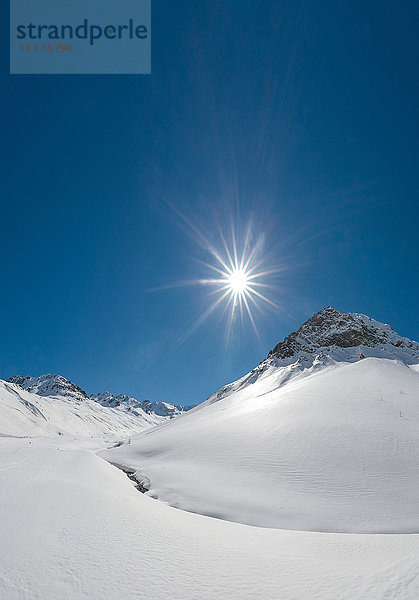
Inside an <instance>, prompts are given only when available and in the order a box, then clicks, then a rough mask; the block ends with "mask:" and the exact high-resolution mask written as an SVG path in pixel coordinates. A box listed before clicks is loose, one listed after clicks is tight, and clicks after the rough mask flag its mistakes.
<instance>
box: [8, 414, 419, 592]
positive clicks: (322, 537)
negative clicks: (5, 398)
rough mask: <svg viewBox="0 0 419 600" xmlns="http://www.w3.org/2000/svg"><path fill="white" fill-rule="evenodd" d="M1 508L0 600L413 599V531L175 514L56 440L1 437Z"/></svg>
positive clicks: (416, 586) (418, 586)
mask: <svg viewBox="0 0 419 600" xmlns="http://www.w3.org/2000/svg"><path fill="white" fill-rule="evenodd" d="M187 418H188V417H180V419H181V420H183V419H185V421H186V419H187ZM175 422H176V420H175V421H173V423H175ZM0 514H1V519H0V539H1V547H2V552H1V553H0V597H1V598H4V600H57V598H60V599H61V600H87V599H89V600H115V598H123V599H124V600H134V599H135V600H146V599H147V600H148V599H150V598H153V599H155V600H220V599H222V600H236V599H237V600H256V599H263V600H337V599H339V600H416V599H417V598H418V596H419V579H418V572H419V564H418V558H417V557H418V556H419V536H418V535H348V534H324V533H323V534H322V533H312V532H297V531H285V530H284V531H281V530H277V529H264V528H255V527H248V526H245V525H240V524H237V523H230V522H227V521H221V520H217V519H210V518H208V517H204V516H201V515H194V514H191V513H187V512H183V511H179V510H175V509H173V508H171V507H169V506H166V505H164V504H163V503H161V502H155V501H153V500H151V499H150V498H147V497H146V496H144V495H142V494H140V493H139V492H138V491H137V490H136V489H135V488H134V486H133V484H132V482H130V481H129V479H128V478H127V477H126V476H125V475H124V474H123V473H122V472H121V471H120V470H118V469H116V468H114V467H112V466H111V465H110V464H108V463H107V462H105V461H103V460H101V459H100V458H99V457H98V456H95V455H94V454H92V453H91V452H89V451H87V450H84V449H81V448H80V447H78V446H77V445H76V443H75V442H74V441H72V442H69V441H68V440H65V439H64V438H63V437H61V438H57V439H54V440H53V439H46V438H37V439H34V440H29V439H25V440H16V439H10V438H9V439H6V438H3V439H0Z"/></svg>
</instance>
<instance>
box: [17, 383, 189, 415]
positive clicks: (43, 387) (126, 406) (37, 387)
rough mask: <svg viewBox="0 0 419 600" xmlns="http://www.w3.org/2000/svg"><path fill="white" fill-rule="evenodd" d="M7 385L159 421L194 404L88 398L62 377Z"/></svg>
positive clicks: (120, 397)
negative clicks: (142, 414)
mask: <svg viewBox="0 0 419 600" xmlns="http://www.w3.org/2000/svg"><path fill="white" fill-rule="evenodd" d="M7 381H8V382H9V383H15V384H17V385H19V386H20V387H22V388H23V389H25V390H27V391H28V392H31V393H33V394H38V395H39V396H46V397H55V396H60V397H62V398H68V399H72V400H77V401H83V400H87V399H90V400H94V401H95V402H98V403H99V404H101V405H102V406H106V407H108V408H115V409H118V410H120V411H124V412H129V413H131V414H135V412H136V411H137V412H138V411H141V412H144V413H146V414H148V415H156V416H159V417H168V418H173V417H176V416H178V415H180V414H182V413H184V412H186V411H187V410H190V409H191V408H194V406H196V405H195V404H191V405H187V406H175V405H174V404H169V403H168V402H150V400H137V399H136V398H133V397H132V396H126V395H124V394H118V395H115V394H111V393H110V392H101V393H99V394H90V396H88V395H87V394H86V392H85V391H84V390H82V389H81V388H80V387H79V386H78V385H76V384H75V383H73V382H72V381H69V380H68V379H66V378H65V377H63V376H62V375H40V376H39V377H30V376H29V375H13V376H12V377H9V379H8V380H7Z"/></svg>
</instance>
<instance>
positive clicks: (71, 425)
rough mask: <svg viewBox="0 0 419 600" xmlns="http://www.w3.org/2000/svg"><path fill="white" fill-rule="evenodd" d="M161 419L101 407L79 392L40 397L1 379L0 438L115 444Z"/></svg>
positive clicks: (140, 412) (138, 411)
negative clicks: (51, 438) (98, 440)
mask: <svg viewBox="0 0 419 600" xmlns="http://www.w3.org/2000/svg"><path fill="white" fill-rule="evenodd" d="M65 381H67V380H65ZM50 393H51V390H50ZM83 393H84V392H83ZM164 420H166V419H165V418H162V417H159V416H157V415H153V414H147V413H146V412H144V411H143V410H141V409H137V410H136V411H134V412H131V413H130V412H128V413H127V412H123V411H120V410H117V409H114V408H103V407H102V406H101V405H100V404H98V403H97V402H95V401H93V400H91V399H89V398H88V397H87V396H79V395H78V393H77V394H76V395H71V394H66V395H59V394H57V395H56V396H39V395H38V394H34V393H31V392H28V391H26V390H24V389H23V388H22V387H21V386H20V385H17V384H15V383H10V382H8V381H2V380H0V437H2V436H11V435H12V436H17V437H24V436H57V435H64V434H65V435H68V436H72V437H74V438H77V439H84V438H101V439H103V438H104V439H106V440H108V441H111V440H114V441H115V440H116V439H117V440H119V439H126V438H127V437H128V436H129V435H130V434H133V433H138V432H139V431H142V430H144V429H147V428H148V427H153V426H154V425H157V424H159V423H161V422H162V421H164Z"/></svg>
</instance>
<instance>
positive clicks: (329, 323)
mask: <svg viewBox="0 0 419 600" xmlns="http://www.w3.org/2000/svg"><path fill="white" fill-rule="evenodd" d="M103 456H104V457H106V458H107V459H108V460H110V461H112V462H115V463H118V464H123V465H126V466H127V467H130V468H131V469H133V470H135V471H136V472H137V473H136V476H137V479H138V480H139V481H141V482H142V483H143V485H144V486H145V487H147V488H148V489H149V492H148V493H149V495H151V496H152V497H158V498H159V499H161V500H163V501H165V502H167V503H169V504H170V505H172V506H176V507H179V508H183V509H186V510H190V511H192V512H199V513H201V514H206V515H212V516H219V517H221V518H224V519H228V520H233V521H240V522H242V523H247V524H252V525H261V526H268V527H279V528H284V529H300V530H316V531H347V532H365V533H370V532H404V533H406V532H419V514H418V512H417V506H418V505H419V477H418V472H419V345H418V344H417V343H416V342H413V341H411V340H409V339H407V338H403V337H401V336H399V335H398V334H397V333H396V332H395V331H393V329H392V328H391V327H389V326H388V325H385V324H382V323H379V322H377V321H375V320H374V319H370V318H369V317H367V316H364V315H360V314H357V313H346V314H342V313H340V312H339V311H337V310H335V309H333V308H331V307H328V308H326V309H324V310H322V311H320V312H319V313H316V314H315V315H313V317H311V318H310V319H309V320H308V321H307V322H306V323H304V324H303V325H302V326H301V327H300V329H298V331H296V332H295V333H292V334H291V335H289V336H288V337H286V338H285V340H284V341H283V342H281V343H279V344H278V345H277V346H276V347H275V348H274V349H273V350H272V351H271V352H270V353H269V355H268V357H267V358H266V359H265V360H264V361H262V362H261V363H260V365H259V366H258V367H256V368H255V369H254V370H252V371H251V372H250V373H248V374H247V375H245V376H244V377H242V378H241V379H239V380H238V381H236V382H234V383H231V384H229V385H227V386H225V387H223V388H222V389H221V390H219V391H218V392H216V393H215V394H213V395H212V396H210V397H209V398H208V400H207V401H206V402H204V403H203V404H201V405H199V406H198V407H196V408H195V409H193V410H191V411H190V412H188V413H187V414H186V415H185V416H184V417H183V418H182V419H179V420H174V421H170V422H167V423H164V424H162V425H161V426H159V427H157V428H154V429H151V430H149V431H146V432H144V433H142V434H140V435H138V436H135V437H134V438H132V440H131V443H130V444H129V445H122V446H121V447H119V448H115V449H112V450H109V451H105V452H104V453H103Z"/></svg>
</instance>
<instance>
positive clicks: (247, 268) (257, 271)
mask: <svg viewBox="0 0 419 600" xmlns="http://www.w3.org/2000/svg"><path fill="white" fill-rule="evenodd" d="M169 206H171V208H172V209H173V211H174V212H175V213H176V214H177V216H178V217H180V219H181V222H182V224H183V226H184V228H185V230H186V231H187V232H188V233H189V234H190V236H191V237H192V239H193V240H194V241H195V242H196V244H197V245H198V246H200V247H201V249H202V250H203V251H205V252H206V253H207V255H208V257H209V258H208V259H207V260H205V261H204V260H202V259H196V260H197V261H198V262H199V263H200V264H201V266H203V267H205V268H206V269H208V270H209V271H212V273H213V274H215V275H213V276H212V277H211V276H210V277H207V278H201V279H188V280H183V281H178V282H174V283H169V284H167V285H163V286H160V287H159V288H154V290H157V289H158V290H162V289H169V288H176V287H183V286H199V287H204V286H205V287H210V288H213V289H212V290H210V291H209V293H208V304H207V306H206V307H204V308H203V310H202V312H201V313H200V314H199V315H198V317H197V318H196V319H195V321H194V322H193V323H192V324H191V326H190V327H189V328H188V329H187V330H186V331H185V332H184V333H183V335H182V336H181V338H180V339H179V340H178V343H179V344H180V343H182V342H184V341H185V340H186V339H187V338H188V337H189V336H190V335H191V334H192V333H194V332H195V331H196V330H197V329H198V328H199V327H200V326H201V325H202V324H203V323H204V322H205V321H207V320H208V319H209V318H210V317H211V315H213V314H214V313H215V312H216V311H217V312H218V313H219V318H220V319H226V321H227V323H226V326H225V328H224V331H225V335H226V347H227V344H228V341H229V339H230V336H231V332H232V329H233V325H234V323H235V321H236V319H237V318H238V317H240V321H241V323H242V325H244V324H245V321H246V320H248V321H249V322H250V324H251V326H252V328H253V330H254V332H255V334H256V336H257V337H258V338H259V339H260V336H259V331H258V326H257V323H256V316H257V314H258V313H261V312H262V311H263V308H264V307H265V308H270V309H273V310H281V307H280V306H279V305H278V304H277V303H276V302H274V300H272V299H271V298H270V297H269V296H268V295H267V294H268V293H269V292H268V290H271V291H276V292H278V287H277V286H276V285H273V279H274V276H277V274H278V273H280V272H282V271H284V269H285V267H284V265H277V266H274V267H268V266H267V259H266V256H267V253H266V251H265V242H266V235H265V234H264V233H263V232H261V233H259V234H258V233H257V227H255V225H254V223H252V222H251V221H249V222H248V224H247V226H246V227H238V226H235V225H234V223H233V219H231V220H230V227H229V228H227V231H226V229H225V228H223V227H221V226H220V225H219V224H218V226H217V227H216V226H214V227H211V228H210V231H211V236H209V235H206V234H204V233H203V231H204V228H203V227H199V226H198V225H197V224H195V223H193V222H192V221H191V220H190V218H187V217H186V216H185V215H184V214H182V213H180V211H179V210H178V209H177V208H176V207H174V206H172V205H170V204H169ZM237 231H239V234H237ZM217 240H218V242H217Z"/></svg>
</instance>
